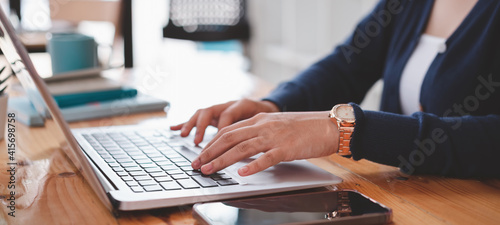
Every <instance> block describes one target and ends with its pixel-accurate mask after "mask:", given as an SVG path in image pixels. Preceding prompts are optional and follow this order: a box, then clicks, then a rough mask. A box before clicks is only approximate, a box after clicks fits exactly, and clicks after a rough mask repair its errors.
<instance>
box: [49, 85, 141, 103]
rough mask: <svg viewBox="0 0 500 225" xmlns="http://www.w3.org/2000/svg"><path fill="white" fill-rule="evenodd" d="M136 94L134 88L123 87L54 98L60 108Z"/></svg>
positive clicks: (130, 96) (129, 96)
mask: <svg viewBox="0 0 500 225" xmlns="http://www.w3.org/2000/svg"><path fill="white" fill-rule="evenodd" d="M136 95H137V90H136V89H135V88H126V87H124V88H121V89H116V90H106V91H96V92H86V93H75V94H66V95H55V96H54V100H56V103H57V105H59V107H60V108H66V107H70V106H77V105H84V104H87V103H92V102H103V101H109V100H116V99H123V98H132V97H135V96H136Z"/></svg>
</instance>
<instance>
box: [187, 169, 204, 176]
mask: <svg viewBox="0 0 500 225" xmlns="http://www.w3.org/2000/svg"><path fill="white" fill-rule="evenodd" d="M185 172H186V174H187V175H189V176H197V175H203V173H201V171H199V170H192V169H191V170H189V171H185Z"/></svg>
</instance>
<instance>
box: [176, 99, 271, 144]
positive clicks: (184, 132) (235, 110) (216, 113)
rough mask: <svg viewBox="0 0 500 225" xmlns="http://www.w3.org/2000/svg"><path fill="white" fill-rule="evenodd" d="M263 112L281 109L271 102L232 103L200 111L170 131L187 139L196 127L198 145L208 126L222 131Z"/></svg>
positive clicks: (244, 100)
mask: <svg viewBox="0 0 500 225" xmlns="http://www.w3.org/2000/svg"><path fill="white" fill-rule="evenodd" d="M261 112H279V109H278V107H277V106H276V105H275V104H274V103H272V102H269V101H254V100H250V99H242V100H239V101H231V102H227V103H224V104H220V105H214V106H211V107H209V108H205V109H199V110H198V111H196V113H195V114H194V115H193V116H192V117H191V119H189V121H187V122H185V123H183V124H179V125H176V126H172V127H170V129H172V130H181V136H182V137H186V136H188V135H189V133H190V132H191V130H192V129H193V127H196V128H197V129H196V134H195V137H194V143H195V144H196V145H198V144H199V143H201V141H203V136H204V135H205V129H206V128H207V127H208V125H212V126H214V127H217V128H218V129H219V130H221V129H222V128H224V127H226V126H228V125H231V124H233V123H234V122H238V121H240V120H244V119H248V118H250V117H252V116H254V115H256V114H257V113H261Z"/></svg>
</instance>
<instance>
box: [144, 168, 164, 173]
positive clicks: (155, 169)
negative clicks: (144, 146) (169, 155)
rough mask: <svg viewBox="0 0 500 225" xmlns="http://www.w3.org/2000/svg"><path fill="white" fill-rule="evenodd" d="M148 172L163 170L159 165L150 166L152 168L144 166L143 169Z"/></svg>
mask: <svg viewBox="0 0 500 225" xmlns="http://www.w3.org/2000/svg"><path fill="white" fill-rule="evenodd" d="M144 170H145V171H146V172H148V173H154V172H162V171H163V170H162V169H161V168H159V167H152V168H146V169H144Z"/></svg>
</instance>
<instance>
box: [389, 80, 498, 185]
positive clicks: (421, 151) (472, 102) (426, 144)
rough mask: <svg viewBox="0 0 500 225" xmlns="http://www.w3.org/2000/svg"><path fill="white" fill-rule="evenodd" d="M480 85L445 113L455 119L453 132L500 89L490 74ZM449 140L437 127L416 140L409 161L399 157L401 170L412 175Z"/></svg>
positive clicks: (480, 81)
mask: <svg viewBox="0 0 500 225" xmlns="http://www.w3.org/2000/svg"><path fill="white" fill-rule="evenodd" d="M477 80H478V81H479V84H478V85H477V86H476V88H475V89H474V94H473V95H469V96H466V97H465V98H464V99H463V101H462V103H460V104H453V106H452V108H450V109H448V110H446V111H445V112H444V113H443V116H444V117H452V116H455V117H454V122H455V123H454V124H453V125H452V126H451V129H452V130H457V129H459V128H460V127H461V125H462V118H461V117H462V116H467V115H470V114H471V113H472V112H475V111H476V110H478V109H479V106H480V104H481V101H485V100H487V99H488V98H490V97H491V95H492V94H493V93H494V92H495V91H496V89H498V88H499V87H500V82H498V81H493V75H492V74H489V75H488V76H487V77H486V78H485V77H483V76H479V77H477ZM447 139H448V135H446V133H445V131H444V129H442V128H439V127H436V128H434V129H433V130H432V131H431V132H430V137H427V138H425V139H423V140H420V139H418V138H417V139H415V140H414V141H413V143H414V144H415V146H416V147H417V148H416V149H414V150H413V151H411V152H410V155H409V156H408V159H406V158H405V157H403V156H402V155H399V156H398V160H399V161H400V164H399V168H400V169H401V171H402V172H404V173H405V174H408V175H411V174H413V173H414V172H415V168H416V167H418V166H421V165H423V164H424V162H425V159H426V158H427V157H430V156H431V155H432V154H434V152H435V151H436V148H437V145H439V144H442V143H444V142H445V141H446V140H447Z"/></svg>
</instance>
